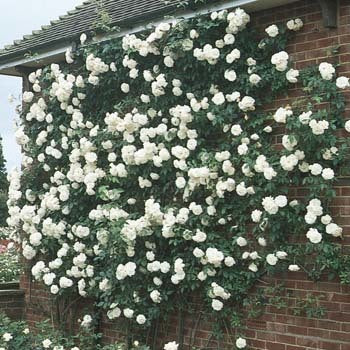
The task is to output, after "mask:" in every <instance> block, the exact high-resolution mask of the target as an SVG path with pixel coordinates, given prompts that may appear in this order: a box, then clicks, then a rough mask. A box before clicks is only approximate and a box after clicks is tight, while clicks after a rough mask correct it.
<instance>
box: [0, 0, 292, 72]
mask: <svg viewBox="0 0 350 350" xmlns="http://www.w3.org/2000/svg"><path fill="white" fill-rule="evenodd" d="M296 1H298V0H223V1H220V2H216V3H215V4H212V5H209V4H208V5H206V6H205V7H203V8H201V9H200V10H197V11H190V10H186V11H179V13H178V15H177V17H180V18H191V17H194V16H197V15H202V14H206V13H210V12H213V11H221V10H225V9H229V8H234V7H242V8H244V9H245V10H247V11H249V12H256V11H261V10H265V9H269V8H273V7H278V6H283V5H287V4H290V3H293V2H296ZM164 21H168V22H171V21H174V19H171V18H169V19H165V20H164V18H157V19H155V20H153V21H150V22H147V23H146V22H145V23H141V24H139V25H137V26H135V27H131V28H128V29H127V30H123V31H120V32H118V33H116V34H107V35H104V36H98V37H96V38H95V39H94V41H95V42H96V43H99V42H103V41H107V40H110V39H113V38H117V37H121V36H124V35H126V34H131V33H137V32H141V31H143V30H145V29H147V28H151V27H152V26H154V25H157V24H158V23H160V22H164ZM74 45H75V44H74V43H73V42H67V41H66V42H64V43H61V44H59V45H56V46H54V47H50V46H46V47H43V48H41V49H40V50H37V51H36V53H35V54H34V55H32V56H23V55H22V56H20V57H14V58H13V57H12V58H11V59H9V60H8V61H5V60H3V61H2V62H1V61H0V75H11V76H23V75H25V74H26V72H27V71H32V70H35V69H38V68H40V67H43V66H46V65H48V64H51V63H56V62H61V61H63V60H64V57H65V52H66V50H67V49H68V48H70V49H72V48H73V47H74ZM33 49H35V48H33Z"/></svg>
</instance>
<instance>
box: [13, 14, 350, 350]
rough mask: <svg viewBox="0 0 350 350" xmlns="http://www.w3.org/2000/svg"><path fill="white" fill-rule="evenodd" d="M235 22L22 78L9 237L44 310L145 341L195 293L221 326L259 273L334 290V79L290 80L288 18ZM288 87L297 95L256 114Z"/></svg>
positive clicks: (133, 40) (105, 49) (337, 148)
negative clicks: (89, 315) (325, 281)
mask: <svg viewBox="0 0 350 350" xmlns="http://www.w3.org/2000/svg"><path fill="white" fill-rule="evenodd" d="M248 23H249V15H247V14H246V13H245V12H244V11H243V10H241V9H236V10H234V11H232V12H227V11H222V12H220V13H213V14H211V15H210V16H201V17H197V18H194V19H189V20H177V21H174V22H173V23H171V24H169V23H162V24H160V25H159V26H158V27H157V28H155V30H154V31H152V32H151V33H149V32H145V33H141V34H139V35H138V36H135V35H128V36H125V37H124V38H120V39H114V40H111V41H108V42H106V43H103V44H100V45H94V44H91V45H86V43H85V41H86V36H85V35H83V36H82V38H81V41H82V46H81V47H80V48H79V49H78V50H77V52H75V53H74V55H73V54H72V52H70V51H68V52H67V54H66V58H67V64H66V65H61V66H59V65H56V64H53V65H51V66H50V67H46V68H44V69H43V70H38V71H36V72H33V73H32V74H31V75H30V76H29V79H30V81H31V82H32V84H33V85H32V90H33V91H28V92H25V93H24V96H23V99H24V102H25V103H26V105H25V108H24V110H23V113H22V125H21V127H20V128H19V130H18V131H17V134H16V135H17V139H18V142H19V143H20V144H21V145H22V147H23V150H24V153H25V155H24V158H23V173H22V174H21V175H20V174H19V173H18V172H14V173H13V174H12V175H11V184H10V193H9V194H10V199H9V211H10V214H11V217H10V219H9V220H8V223H9V224H10V225H11V226H14V227H16V228H17V230H19V231H22V232H23V235H22V236H21V241H22V246H23V254H24V257H25V258H26V259H28V260H31V261H33V268H32V274H33V276H34V278H35V279H36V280H43V282H44V283H45V284H46V285H47V286H48V287H49V288H50V291H51V293H52V294H54V295H58V296H61V297H62V296H65V297H70V296H71V295H72V294H74V293H79V294H80V295H81V296H82V297H87V296H93V297H94V298H95V299H96V304H97V305H98V306H99V307H100V308H102V309H104V310H105V311H106V312H107V316H108V317H109V318H110V319H115V318H118V317H125V318H128V319H130V320H133V321H135V324H136V325H140V326H141V327H149V326H151V324H152V321H153V320H156V319H158V318H159V317H164V316H166V315H168V314H169V313H170V312H171V311H173V310H174V309H185V308H187V304H188V302H189V300H190V297H191V296H192V295H193V294H196V295H199V296H200V297H201V299H202V301H203V305H204V307H205V309H206V311H207V312H210V313H211V314H213V315H215V317H216V319H217V320H218V321H220V320H226V319H227V318H230V317H232V314H233V313H232V310H233V308H235V307H237V306H239V305H241V303H242V302H243V301H244V299H245V297H246V295H247V293H249V291H250V289H251V288H252V286H254V285H255V284H256V282H257V281H258V280H259V279H260V278H261V277H262V276H263V275H265V274H266V273H273V272H288V271H290V272H289V273H293V271H298V270H299V269H303V270H305V271H306V272H308V273H309V275H310V277H312V278H314V279H317V278H319V276H320V274H321V273H322V271H324V270H327V271H330V273H331V274H333V275H341V274H343V280H344V281H345V280H346V278H347V277H348V276H349V267H346V266H348V264H346V258H345V257H343V256H342V254H340V252H341V248H340V247H341V246H340V239H341V236H342V228H341V227H339V226H338V225H337V224H336V223H335V220H334V219H333V218H332V217H331V211H330V201H331V199H332V198H333V197H334V196H335V192H334V190H333V189H332V185H333V184H334V181H335V179H336V174H337V172H338V169H339V167H340V165H341V164H343V162H344V159H345V156H346V152H347V139H345V138H342V137H341V136H339V135H341V134H340V133H336V132H335V131H336V130H337V129H341V128H344V120H343V119H342V113H343V111H344V98H343V96H342V94H341V93H340V92H339V88H341V89H343V88H347V87H348V86H349V80H348V78H345V77H340V78H338V79H337V80H336V81H335V68H334V67H333V65H331V64H329V63H327V62H323V63H321V64H320V66H319V67H309V68H307V69H304V70H301V71H298V70H295V69H293V68H291V62H290V59H289V55H288V53H287V52H285V48H286V45H287V43H288V39H289V38H290V37H291V36H292V35H293V34H294V32H295V31H298V30H300V29H301V28H302V22H301V21H300V20H298V19H297V20H290V21H289V22H288V23H287V25H285V24H283V25H281V26H278V27H277V26H276V25H272V26H270V27H268V28H267V29H266V37H264V38H263V39H261V34H260V33H256V32H255V30H254V29H253V28H251V27H249V25H248ZM293 87H294V88H295V87H296V88H298V89H299V91H301V92H303V94H305V96H304V97H300V98H294V99H292V100H291V101H290V105H280V106H277V107H276V106H273V105H271V103H272V101H274V100H275V99H276V98H277V97H287V96H285V95H286V93H287V92H288V90H289V88H293ZM294 91H296V90H294ZM345 128H346V130H347V131H349V130H350V125H349V123H347V124H345ZM278 135H279V136H278ZM277 141H281V144H280V145H276V143H277ZM301 186H305V187H307V191H306V194H305V196H304V198H295V194H293V193H294V192H293V191H291V189H292V188H295V187H301ZM232 322H233V321H232ZM218 324H220V322H218ZM236 346H237V347H238V348H243V347H245V341H244V339H242V338H239V339H238V340H237V343H236ZM175 348H177V345H176V344H170V345H168V347H166V349H170V350H172V349H175Z"/></svg>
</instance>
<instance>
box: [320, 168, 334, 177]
mask: <svg viewBox="0 0 350 350" xmlns="http://www.w3.org/2000/svg"><path fill="white" fill-rule="evenodd" d="M322 177H323V178H324V179H325V180H332V179H333V178H334V171H333V170H332V169H331V168H325V169H323V170H322Z"/></svg>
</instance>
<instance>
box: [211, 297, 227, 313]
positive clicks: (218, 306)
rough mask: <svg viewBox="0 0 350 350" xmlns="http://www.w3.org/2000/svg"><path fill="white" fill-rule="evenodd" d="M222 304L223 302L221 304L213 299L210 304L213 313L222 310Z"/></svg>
mask: <svg viewBox="0 0 350 350" xmlns="http://www.w3.org/2000/svg"><path fill="white" fill-rule="evenodd" d="M223 306H224V304H223V302H221V301H220V300H218V299H213V300H212V302H211V307H212V308H213V309H214V310H215V311H220V310H221V309H222V308H223Z"/></svg>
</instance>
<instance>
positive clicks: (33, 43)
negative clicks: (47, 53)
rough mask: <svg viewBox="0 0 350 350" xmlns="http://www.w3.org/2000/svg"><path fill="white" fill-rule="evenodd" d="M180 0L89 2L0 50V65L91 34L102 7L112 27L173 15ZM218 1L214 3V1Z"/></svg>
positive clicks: (102, 0)
mask: <svg viewBox="0 0 350 350" xmlns="http://www.w3.org/2000/svg"><path fill="white" fill-rule="evenodd" d="M180 1H181V0H172V1H170V2H168V3H166V2H165V1H164V0H99V1H98V2H97V1H96V0H88V1H85V2H84V3H82V4H81V5H78V6H76V8H75V9H74V10H71V11H68V13H67V14H65V15H62V16H60V17H59V19H57V20H52V21H51V22H50V25H43V26H42V27H41V29H40V30H34V31H33V32H32V34H29V35H24V36H23V38H22V39H20V40H15V41H14V43H13V44H11V45H5V47H4V49H2V50H0V62H5V61H7V60H12V59H13V58H17V57H23V55H24V54H25V53H26V52H28V51H31V52H33V51H35V50H39V49H41V50H43V49H45V48H46V47H49V46H52V45H54V44H59V43H62V42H67V41H72V40H73V39H77V38H78V37H79V36H80V34H81V33H83V32H89V31H91V30H92V29H93V25H94V23H95V22H96V20H98V17H99V12H98V9H99V8H100V7H99V6H100V5H97V3H99V4H102V8H103V10H104V11H107V12H108V14H109V16H110V19H111V25H119V26H121V27H122V26H126V25H128V26H130V25H135V24H137V23H138V22H141V21H143V20H147V19H152V18H155V17H158V16H160V15H165V14H171V13H172V12H173V11H174V9H175V8H176V5H177V4H178V3H179V2H180ZM214 1H215V0H214Z"/></svg>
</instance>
